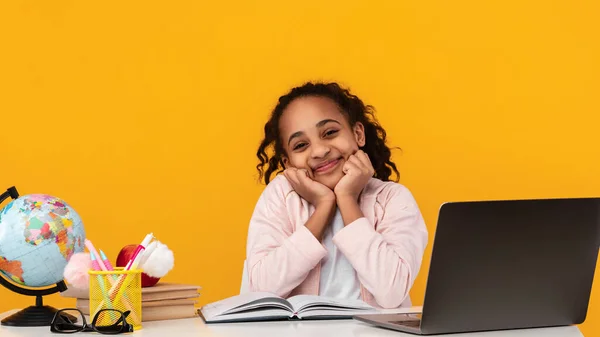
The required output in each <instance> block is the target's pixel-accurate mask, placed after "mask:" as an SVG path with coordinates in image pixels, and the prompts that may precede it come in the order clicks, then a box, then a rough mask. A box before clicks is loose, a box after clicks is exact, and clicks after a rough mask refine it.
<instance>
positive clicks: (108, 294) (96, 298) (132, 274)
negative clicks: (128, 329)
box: [88, 268, 142, 330]
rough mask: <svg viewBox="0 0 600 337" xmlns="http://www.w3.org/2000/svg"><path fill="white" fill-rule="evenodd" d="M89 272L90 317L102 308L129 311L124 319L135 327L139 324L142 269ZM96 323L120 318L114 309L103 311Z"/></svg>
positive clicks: (139, 325) (99, 323)
mask: <svg viewBox="0 0 600 337" xmlns="http://www.w3.org/2000/svg"><path fill="white" fill-rule="evenodd" d="M88 273H89V275H90V319H93V318H94V316H95V315H96V313H97V312H99V311H100V310H103V309H116V310H119V311H121V312H123V313H124V312H126V311H129V315H128V316H127V323H129V324H131V325H133V328H134V329H135V330H138V329H140V328H141V327H142V281H141V280H142V277H141V275H142V270H141V269H132V270H124V269H123V268H115V270H114V271H92V270H90V271H89V272H88ZM100 315H101V316H100V317H98V322H97V325H103V326H108V325H112V324H115V323H117V320H118V319H119V318H120V315H118V314H117V313H116V312H114V311H104V312H102V313H101V314H100Z"/></svg>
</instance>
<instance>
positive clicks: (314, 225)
mask: <svg viewBox="0 0 600 337" xmlns="http://www.w3.org/2000/svg"><path fill="white" fill-rule="evenodd" d="M264 130H265V139H264V140H263V141H262V143H261V144H260V147H259V149H258V152H257V156H258V158H259V160H260V164H258V165H257V169H258V171H259V174H260V178H261V179H263V178H264V182H265V183H266V184H267V187H266V188H265V190H264V191H263V193H262V195H261V196H260V198H259V200H258V203H257V205H256V207H255V209H254V213H253V215H252V218H251V220H250V226H249V230H248V241H247V249H246V250H247V252H246V253H247V257H246V261H247V268H248V283H249V287H250V290H251V291H267V292H271V293H275V294H277V295H279V296H282V297H290V296H293V295H298V294H312V295H321V296H327V297H334V298H344V299H361V300H363V301H365V302H367V303H369V304H371V305H373V306H375V307H380V308H396V307H400V306H410V305H411V302H410V298H409V296H408V293H409V290H410V288H411V286H412V284H413V282H414V280H415V277H416V276H417V273H418V272H419V268H420V266H421V260H422V256H423V252H424V249H425V246H426V244H427V229H426V227H425V223H424V222H423V218H422V216H421V213H420V211H419V208H418V207H417V204H416V202H415V200H414V198H413V196H412V195H411V193H410V192H409V190H408V189H406V188H405V187H404V186H402V185H400V184H398V183H396V182H392V181H389V179H390V175H391V174H392V170H393V171H394V172H395V173H396V175H398V170H397V169H396V165H395V164H394V163H393V162H392V161H390V155H391V153H390V149H389V148H388V147H387V146H386V144H385V138H386V133H385V130H384V129H383V128H382V127H381V126H379V124H378V123H377V121H376V119H375V117H374V114H373V109H372V107H370V106H365V104H364V103H363V102H362V101H361V100H360V99H359V98H358V97H356V96H355V95H353V94H351V93H350V92H349V91H348V90H346V89H343V88H341V87H340V86H339V85H338V84H336V83H328V84H325V83H315V84H313V83H307V84H305V85H303V86H301V87H297V88H293V89H292V90H291V91H290V92H289V93H288V94H286V95H284V96H281V97H280V98H279V103H278V104H277V106H276V107H275V109H274V110H273V112H272V114H271V118H270V119H269V121H268V122H267V123H266V124H265V128H264ZM271 147H272V149H271ZM268 149H269V150H270V151H269V153H270V154H268V153H267V150H268ZM265 167H266V169H265ZM282 170H283V174H277V173H281V172H282ZM273 173H275V178H274V179H271V177H272V175H273Z"/></svg>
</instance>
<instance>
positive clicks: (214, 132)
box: [0, 0, 600, 336]
mask: <svg viewBox="0 0 600 337" xmlns="http://www.w3.org/2000/svg"><path fill="white" fill-rule="evenodd" d="M599 13H600V7H599V2H597V1H591V0H590V1H564V2H548V1H439V2H430V1H413V2H408V1H385V2H383V3H377V4H375V3H374V4H367V2H366V1H353V2H349V1H347V0H346V1H339V2H333V1H302V2H285V1H283V2H282V1H261V2H256V3H250V2H247V1H238V2H234V3H231V2H229V3H228V2H219V1H217V2H214V1H213V2H208V3H207V2H204V1H184V2H181V1H180V2H174V1H172V2H169V4H168V5H167V4H166V3H165V2H164V1H156V2H150V1H115V2H106V1H103V2H94V1H39V2H35V1H4V2H2V3H1V4H0V34H1V35H0V117H1V118H0V121H1V125H0V137H1V144H2V146H1V150H0V165H1V168H0V172H1V173H0V188H2V189H5V188H7V187H9V186H12V185H16V186H17V188H18V189H19V191H20V192H21V194H29V193H38V192H39V193H46V194H52V195H56V196H59V197H61V198H63V199H65V200H66V201H67V202H68V203H70V204H71V205H72V206H73V207H74V208H75V209H76V210H77V211H78V212H79V213H80V215H81V216H82V218H83V219H84V223H85V228H86V231H87V235H88V237H89V238H90V239H91V240H92V241H93V242H94V243H95V244H96V246H97V247H99V248H102V249H104V250H105V251H106V252H107V253H108V254H109V256H110V257H111V258H112V259H114V258H115V257H116V254H117V253H118V251H119V249H120V248H121V247H122V246H124V245H126V244H132V243H139V242H140V241H141V240H142V238H143V237H144V235H145V234H146V233H148V232H150V231H153V232H154V233H155V234H156V236H157V237H158V238H159V239H160V240H162V241H163V242H164V243H166V244H168V245H169V246H170V247H171V248H172V249H173V251H174V252H175V257H176V263H175V268H174V269H173V271H172V272H171V273H170V274H169V275H168V276H167V277H166V278H165V280H168V281H177V282H190V283H196V284H199V285H201V286H202V287H203V289H202V296H201V304H204V303H207V302H210V301H214V300H217V299H221V298H224V297H226V296H230V295H234V294H236V292H237V291H238V287H239V279H240V273H241V267H242V265H241V263H242V260H243V259H244V250H245V243H246V242H245V240H246V230H247V226H248V220H249V218H250V215H251V212H252V210H253V208H254V204H255V202H256V200H257V198H258V196H259V194H260V192H261V190H262V188H263V186H262V185H259V184H257V182H256V172H255V165H256V157H255V152H256V148H257V145H258V142H259V141H260V139H261V136H262V134H261V132H262V127H263V123H264V122H265V121H266V118H267V116H268V113H269V111H270V109H271V108H272V107H273V105H274V104H275V102H276V100H277V98H278V96H279V95H280V94H282V93H284V92H285V91H287V90H288V89H289V88H290V87H291V86H293V85H297V84H300V83H302V82H303V81H305V80H313V79H317V80H318V79H323V80H337V81H339V82H341V83H342V84H344V85H349V86H350V87H351V88H352V89H353V90H354V92H355V93H356V94H358V95H359V96H360V97H361V98H363V99H364V100H365V101H366V102H367V103H370V104H373V105H374V106H375V107H376V108H377V109H378V116H379V118H380V121H381V122H382V124H383V125H384V127H385V128H386V130H387V131H388V133H389V138H390V141H391V144H392V145H394V146H399V147H401V148H402V149H403V152H398V151H397V152H395V154H394V159H395V160H396V162H397V163H398V164H399V167H400V170H401V174H402V179H401V182H402V183H403V184H405V185H406V186H408V187H409V188H410V189H411V190H412V191H413V193H414V195H415V197H416V199H417V201H418V202H419V204H420V206H421V208H422V211H423V214H424V216H425V219H426V221H427V224H428V227H429V229H430V233H431V238H433V233H434V229H435V226H436V221H437V211H438V208H439V206H440V204H441V203H442V202H444V201H454V200H474V199H499V198H509V199H513V198H536V197H575V196H598V195H600V149H599V148H600V147H599V142H598V136H596V133H597V132H598V128H599V126H598V125H599V122H600V118H599V117H598V112H599V110H600V109H599V108H600V103H599V100H598V92H599V89H600V85H599V81H600V80H599V78H600V68H599V60H600V49H599V47H598V46H599V44H598V34H599V33H600V30H599V24H598V21H597V16H598V14H599ZM507 249H509V247H507ZM430 251H431V246H429V247H428V249H427V252H426V255H425V259H424V261H425V263H424V265H423V268H422V270H421V272H420V276H419V278H418V280H417V283H416V285H415V286H414V288H413V290H412V295H413V298H414V301H415V303H416V304H421V303H422V296H423V292H424V285H425V279H426V275H427V270H428V266H429V264H428V260H429V256H430ZM556 272H557V273H560V272H561V267H560V265H557V266H556ZM598 272H599V271H597V273H598ZM597 279H598V277H596V280H597ZM46 302H47V303H49V304H52V305H55V306H58V307H62V306H67V305H73V302H72V301H70V300H65V299H61V298H60V297H59V296H58V295H52V296H49V297H48V298H47V299H46ZM30 304H33V299H32V298H26V297H21V296H17V295H14V294H11V293H10V292H9V291H8V290H6V289H3V288H2V289H0V311H4V310H8V309H11V308H15V307H23V306H27V305H30ZM582 329H583V331H584V333H585V334H586V335H587V336H592V335H595V334H598V332H600V285H599V283H598V282H596V283H595V286H594V290H593V294H592V298H591V307H590V311H589V314H588V320H587V322H586V323H585V324H584V325H583V326H582ZM594 332H595V333H594Z"/></svg>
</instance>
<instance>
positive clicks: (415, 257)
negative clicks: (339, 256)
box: [333, 185, 428, 308]
mask: <svg viewBox="0 0 600 337" xmlns="http://www.w3.org/2000/svg"><path fill="white" fill-rule="evenodd" d="M385 199H386V200H385V204H383V205H382V206H383V216H382V218H381V220H380V221H379V223H378V224H377V229H375V228H374V226H373V225H372V224H371V223H369V220H367V219H366V218H365V217H362V218H359V219H357V220H355V221H353V222H352V223H350V224H348V225H347V226H346V227H344V228H343V229H342V230H340V231H339V232H338V233H337V234H336V235H335V236H334V237H333V242H334V244H335V245H336V246H337V247H338V249H340V251H341V252H342V253H343V254H344V255H345V256H346V258H347V259H348V260H349V261H350V263H351V264H352V266H353V267H354V269H355V270H356V272H357V274H358V278H359V280H360V282H361V283H362V284H363V285H364V287H365V288H366V289H367V290H368V291H369V292H370V293H371V294H373V297H374V298H375V301H376V302H377V303H378V304H379V305H380V306H381V307H383V308H397V307H399V306H400V305H401V304H402V302H403V301H404V299H405V298H406V297H407V296H408V294H409V290H410V288H411V287H412V284H413V282H414V281H415V278H416V276H417V274H418V272H419V269H420V267H421V262H422V258H423V253H424V251H425V247H426V245H427V236H428V234H427V228H426V226H425V222H424V221H423V217H422V216H421V212H420V210H419V209H418V207H417V204H416V202H415V200H414V198H413V196H412V194H411V193H410V192H409V191H408V190H407V189H406V188H405V187H403V186H401V185H395V187H394V188H392V189H391V191H390V192H389V195H388V196H387V198H385Z"/></svg>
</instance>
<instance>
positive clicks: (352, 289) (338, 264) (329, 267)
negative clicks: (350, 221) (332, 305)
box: [319, 209, 360, 299]
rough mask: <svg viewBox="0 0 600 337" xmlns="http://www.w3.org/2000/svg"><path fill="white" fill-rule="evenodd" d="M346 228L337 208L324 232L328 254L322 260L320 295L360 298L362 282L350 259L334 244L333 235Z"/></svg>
mask: <svg viewBox="0 0 600 337" xmlns="http://www.w3.org/2000/svg"><path fill="white" fill-rule="evenodd" d="M343 228H344V220H343V219H342V214H341V213H340V210H339V209H336V211H335V216H334V217H333V220H332V223H331V224H330V225H329V226H328V227H327V228H326V229H325V232H324V233H323V244H324V245H325V249H327V256H326V257H324V258H323V260H321V278H320V281H319V282H320V285H319V295H320V296H326V297H334V298H344V299H360V283H359V281H358V277H357V275H356V271H355V270H354V268H353V267H352V265H351V264H350V261H348V259H346V257H345V256H344V255H343V254H342V252H341V251H340V250H339V249H338V248H337V247H336V246H335V245H334V244H333V242H332V238H333V236H334V235H335V234H336V233H337V232H338V231H340V230H341V229H343Z"/></svg>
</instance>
